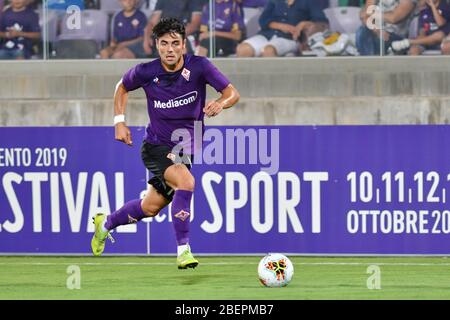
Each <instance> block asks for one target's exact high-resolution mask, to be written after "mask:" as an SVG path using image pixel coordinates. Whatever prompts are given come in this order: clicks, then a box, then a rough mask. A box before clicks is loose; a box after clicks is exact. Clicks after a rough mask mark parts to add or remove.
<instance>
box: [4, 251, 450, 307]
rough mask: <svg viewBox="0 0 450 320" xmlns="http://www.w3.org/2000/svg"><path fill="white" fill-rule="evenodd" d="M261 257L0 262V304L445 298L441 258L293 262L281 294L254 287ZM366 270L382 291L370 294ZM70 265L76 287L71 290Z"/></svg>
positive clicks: (449, 281) (449, 294)
mask: <svg viewBox="0 0 450 320" xmlns="http://www.w3.org/2000/svg"><path fill="white" fill-rule="evenodd" d="M260 258H261V257H257V256H228V257H209V256H199V257H198V259H199V261H200V265H199V266H198V267H197V268H196V269H188V270H178V269H177V268H176V264H175V258H174V257H153V256H152V257H130V256H126V257H108V256H104V257H84V256H83V257H82V256H80V257H78V256H71V257H68V256H65V257H56V256H52V257H48V256H31V257H30V256H27V257H26V256H0V299H13V300H14V299H32V300H33V299H57V300H61V299H77V300H85V299H150V300H158V299H165V300H166V299H170V300H172V299H179V300H186V299H187V300H191V299H200V300H209V299H214V300H216V299H217V300H222V299H224V300H244V299H245V300H248V299H257V300H260V299H261V300H274V299H408V300H409V299H450V259H447V258H446V257H304V256H291V257H290V259H291V261H292V262H293V264H294V268H295V274H294V277H293V280H292V281H291V283H290V284H289V285H288V286H287V287H284V288H265V287H263V286H262V285H261V284H260V283H259V281H258V278H257V271H256V269H257V265H258V262H259V260H260ZM371 265H376V266H378V267H379V272H380V273H379V275H380V278H379V279H380V286H381V288H380V289H368V285H367V281H368V279H369V277H371V276H372V275H373V274H372V273H368V267H369V266H371ZM70 266H75V267H74V268H75V269H77V268H79V270H80V273H79V280H80V281H79V284H80V288H79V289H76V288H74V289H69V288H68V285H67V284H68V283H69V287H74V286H75V287H76V283H77V282H76V281H73V279H74V278H71V277H73V276H74V274H72V273H70V270H71V269H70V268H69V267H70ZM72 268H73V267H72ZM369 269H370V268H369ZM73 270H74V269H73ZM369 271H370V270H369ZM371 283H372V282H371Z"/></svg>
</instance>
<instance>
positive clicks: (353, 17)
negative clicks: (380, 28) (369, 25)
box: [323, 7, 361, 33]
mask: <svg viewBox="0 0 450 320" xmlns="http://www.w3.org/2000/svg"><path fill="white" fill-rule="evenodd" d="M360 10H361V9H360V8H358V7H330V8H326V9H324V10H323V11H324V13H325V15H326V17H327V18H328V22H329V24H330V30H331V31H334V32H340V33H355V32H356V30H358V28H359V27H360V26H361V20H360V19H359V12H360Z"/></svg>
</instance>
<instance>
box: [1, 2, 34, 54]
mask: <svg viewBox="0 0 450 320" xmlns="http://www.w3.org/2000/svg"><path fill="white" fill-rule="evenodd" d="M10 3H11V5H10V7H9V8H8V9H6V10H5V11H4V12H3V15H2V19H1V22H0V39H1V44H0V59H29V58H30V57H31V55H32V53H33V52H32V51H33V42H32V40H34V39H39V38H40V36H41V33H40V27H39V16H38V14H37V13H36V12H34V11H33V9H31V8H28V7H27V6H26V0H11V2H10Z"/></svg>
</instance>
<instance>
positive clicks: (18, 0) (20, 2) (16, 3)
mask: <svg viewBox="0 0 450 320" xmlns="http://www.w3.org/2000/svg"><path fill="white" fill-rule="evenodd" d="M26 4H27V2H26V0H12V1H11V7H12V8H14V9H22V7H24V6H26Z"/></svg>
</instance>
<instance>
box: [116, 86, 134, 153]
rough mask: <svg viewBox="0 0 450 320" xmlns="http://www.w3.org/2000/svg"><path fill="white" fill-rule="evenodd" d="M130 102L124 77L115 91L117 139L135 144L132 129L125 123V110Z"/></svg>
mask: <svg viewBox="0 0 450 320" xmlns="http://www.w3.org/2000/svg"><path fill="white" fill-rule="evenodd" d="M127 102H128V91H127V89H126V88H125V86H124V85H123V83H122V79H121V80H120V81H119V82H118V83H117V85H116V91H115V92H114V129H115V139H116V140H118V141H122V142H123V143H126V144H127V145H129V146H131V145H133V142H132V140H131V132H130V129H129V128H128V127H127V125H126V124H125V110H126V107H127Z"/></svg>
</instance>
